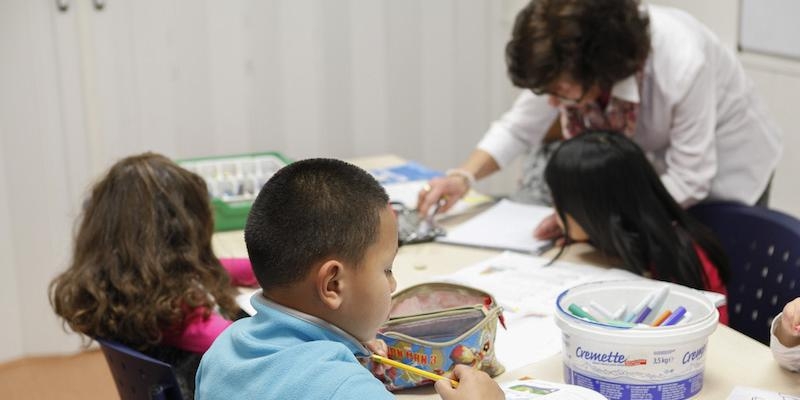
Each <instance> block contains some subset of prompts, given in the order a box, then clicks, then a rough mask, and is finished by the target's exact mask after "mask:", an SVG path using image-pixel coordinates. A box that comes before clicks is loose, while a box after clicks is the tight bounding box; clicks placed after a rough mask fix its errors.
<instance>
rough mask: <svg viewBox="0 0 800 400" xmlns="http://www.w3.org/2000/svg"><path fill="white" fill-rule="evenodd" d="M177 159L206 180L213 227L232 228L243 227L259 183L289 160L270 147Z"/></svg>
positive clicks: (217, 229) (261, 184)
mask: <svg viewBox="0 0 800 400" xmlns="http://www.w3.org/2000/svg"><path fill="white" fill-rule="evenodd" d="M176 162H177V163H178V164H179V165H180V166H182V167H184V168H186V169H188V170H190V171H192V172H194V173H196V174H198V175H200V176H201V177H202V178H203V179H204V180H205V181H206V186H208V192H209V195H210V196H211V206H212V208H213V209H214V230H215V231H231V230H239V229H244V225H245V223H246V222H247V215H248V214H249V213H250V207H251V206H252V204H253V201H254V200H255V199H256V196H257V195H258V192H259V191H260V190H261V187H262V186H263V185H264V183H266V182H267V180H269V178H270V177H271V176H272V174H274V173H275V172H276V171H277V170H278V169H280V168H282V167H284V166H286V165H288V164H289V163H291V160H289V159H288V158H286V156H284V155H283V154H281V153H279V152H276V151H270V152H263V153H248V154H235V155H227V156H218V157H200V158H190V159H184V160H178V161H176Z"/></svg>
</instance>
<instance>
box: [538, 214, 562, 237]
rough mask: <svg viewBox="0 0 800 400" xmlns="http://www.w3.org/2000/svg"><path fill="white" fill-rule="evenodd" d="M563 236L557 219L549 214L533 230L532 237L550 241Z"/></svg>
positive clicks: (554, 215)
mask: <svg viewBox="0 0 800 400" xmlns="http://www.w3.org/2000/svg"><path fill="white" fill-rule="evenodd" d="M563 235H564V231H563V230H562V229H561V226H560V225H559V224H558V217H557V216H556V214H555V213H553V214H551V215H550V216H548V217H545V219H543V220H542V222H540V223H539V225H538V226H537V227H536V229H534V230H533V237H534V238H536V239H539V240H552V239H556V238H558V237H561V236H563Z"/></svg>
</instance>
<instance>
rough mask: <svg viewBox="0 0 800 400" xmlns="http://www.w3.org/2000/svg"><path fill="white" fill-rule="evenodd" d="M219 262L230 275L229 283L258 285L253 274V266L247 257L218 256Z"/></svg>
mask: <svg viewBox="0 0 800 400" xmlns="http://www.w3.org/2000/svg"><path fill="white" fill-rule="evenodd" d="M219 262H220V264H222V267H223V268H225V270H226V271H228V275H229V276H230V277H231V283H232V284H233V285H234V286H250V287H255V286H258V280H256V276H255V274H253V266H252V265H251V264H250V260H249V259H247V258H220V259H219Z"/></svg>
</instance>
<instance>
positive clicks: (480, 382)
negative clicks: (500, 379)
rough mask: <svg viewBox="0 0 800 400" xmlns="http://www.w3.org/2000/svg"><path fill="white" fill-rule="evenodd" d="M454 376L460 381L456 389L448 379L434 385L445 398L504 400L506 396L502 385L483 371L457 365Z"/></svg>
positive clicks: (453, 399)
mask: <svg viewBox="0 0 800 400" xmlns="http://www.w3.org/2000/svg"><path fill="white" fill-rule="evenodd" d="M453 378H454V379H455V380H457V381H458V387H457V388H455V389H454V388H453V387H452V386H451V385H450V381H449V380H447V379H443V380H440V381H436V384H435V385H434V388H435V389H436V392H437V393H439V396H442V399H444V400H472V399H475V400H504V399H505V398H506V396H505V394H503V390H501V389H500V385H498V384H497V382H495V381H494V380H492V378H490V377H489V375H487V374H486V373H485V372H483V371H478V370H477V369H474V368H472V367H469V366H467V365H456V367H455V369H453Z"/></svg>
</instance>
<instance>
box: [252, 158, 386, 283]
mask: <svg viewBox="0 0 800 400" xmlns="http://www.w3.org/2000/svg"><path fill="white" fill-rule="evenodd" d="M388 203H389V198H388V196H387V195H386V191H385V190H384V189H383V187H382V186H381V185H380V184H379V183H378V182H377V181H376V180H375V178H373V177H372V175H370V174H369V173H367V172H366V171H364V170H362V169H361V168H358V167H356V166H354V165H352V164H349V163H346V162H344V161H339V160H333V159H325V158H316V159H308V160H302V161H297V162H294V163H292V164H290V165H288V166H286V167H284V168H283V169H281V170H280V171H278V172H277V173H276V174H275V175H274V176H273V177H272V178H271V179H270V180H269V181H268V182H267V183H266V184H265V185H264V187H263V188H262V189H261V192H260V193H259V194H258V197H257V198H256V200H255V202H254V203H253V206H252V209H251V210H250V215H249V217H248V218H247V224H246V226H245V230H244V240H245V243H246V244H247V253H248V255H249V257H250V261H251V263H252V264H253V271H254V272H255V275H256V278H257V279H258V282H259V284H261V287H262V288H265V289H266V288H270V287H278V286H285V285H288V284H291V283H294V282H297V281H299V280H301V279H302V278H303V277H305V276H306V274H307V273H308V271H309V270H310V269H311V267H312V266H313V265H314V263H316V262H320V261H322V260H323V259H324V258H327V257H338V258H340V259H341V260H342V261H345V262H349V263H353V265H358V264H359V262H360V261H361V259H362V258H363V256H364V253H365V252H366V250H367V248H368V247H369V246H370V245H371V244H372V243H374V242H375V241H376V240H377V236H378V228H379V225H380V212H381V210H383V209H384V208H386V207H387V205H388Z"/></svg>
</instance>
